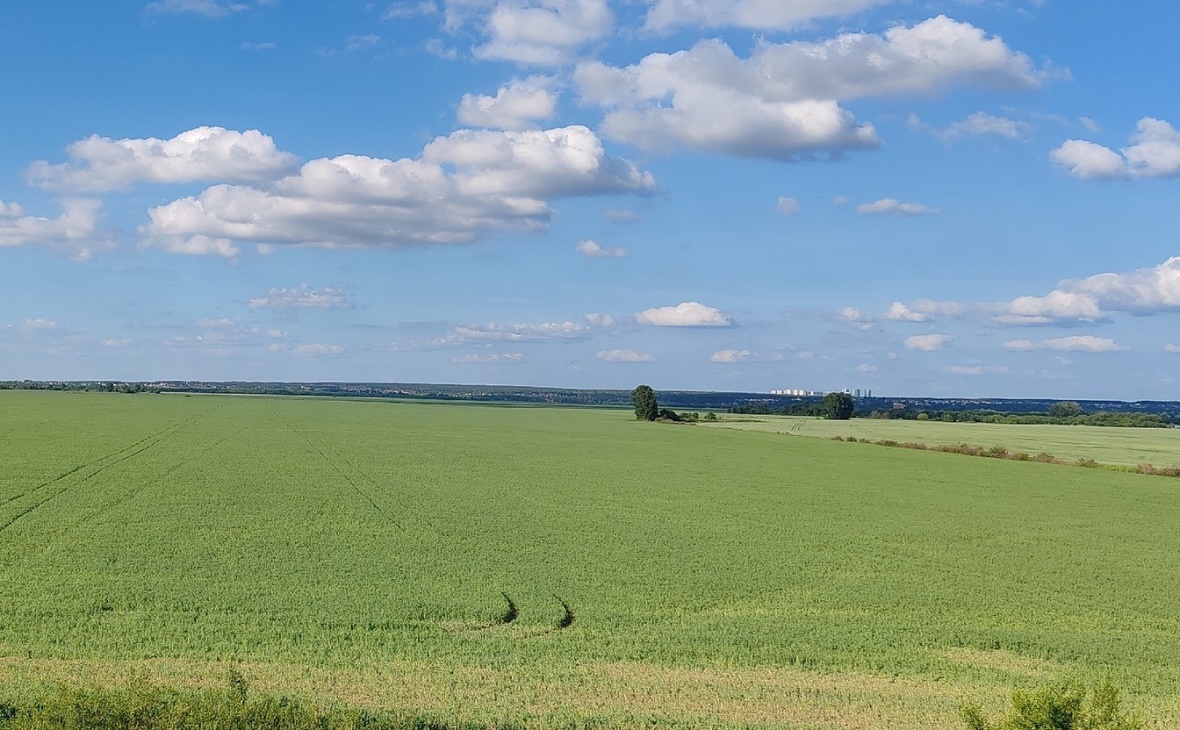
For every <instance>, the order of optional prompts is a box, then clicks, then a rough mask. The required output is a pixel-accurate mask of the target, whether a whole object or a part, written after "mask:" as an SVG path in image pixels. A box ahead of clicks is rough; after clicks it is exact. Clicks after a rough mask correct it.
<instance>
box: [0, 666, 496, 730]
mask: <svg viewBox="0 0 1180 730" xmlns="http://www.w3.org/2000/svg"><path fill="white" fill-rule="evenodd" d="M451 727H455V726H452V725H449V724H447V723H443V722H438V721H435V720H431V719H428V718H425V717H420V716H393V715H389V714H385V713H375V712H371V711H368V710H356V709H351V708H339V707H337V708H331V709H327V708H323V707H318V706H316V705H313V704H311V703H308V702H306V701H303V700H298V699H292V698H289V697H275V696H272V695H261V694H257V693H252V692H251V693H248V691H247V684H246V681H245V680H244V679H243V678H242V675H241V674H239V673H237V672H236V671H232V670H231V671H230V673H229V681H228V686H227V687H226V689H208V690H202V691H187V692H184V691H178V690H173V689H166V688H162V687H155V686H151V685H149V684H147V683H145V682H136V683H133V684H132V685H131V686H130V687H127V688H123V689H107V688H102V689H100V688H85V689H84V688H66V687H62V688H60V689H58V690H57V692H56V693H54V694H51V695H48V696H46V697H42V698H40V699H39V700H37V701H35V702H33V703H30V704H25V705H15V704H8V703H4V702H0V730H50V729H53V730H57V729H59V728H77V729H78V730H83V729H84V730H158V729H164V728H167V729H168V730H189V729H190V728H191V729H192V730H198V729H200V730H254V729H255V728H266V729H267V730H403V729H404V730H411V729H412V730H444V729H447V728H451ZM463 727H467V726H463ZM470 727H471V728H474V727H476V726H470Z"/></svg>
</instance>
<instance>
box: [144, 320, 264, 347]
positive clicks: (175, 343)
mask: <svg viewBox="0 0 1180 730" xmlns="http://www.w3.org/2000/svg"><path fill="white" fill-rule="evenodd" d="M193 330H195V331H194V332H193V333H192V334H185V335H180V336H176V337H170V338H168V339H166V340H164V345H165V346H167V347H174V348H185V349H193V350H196V351H198V352H202V353H205V354H209V355H217V356H225V355H229V354H231V353H232V352H234V351H236V350H240V349H242V348H246V349H249V348H263V347H266V346H268V345H269V347H270V349H272V350H276V351H277V350H283V349H286V346H285V345H282V344H279V343H278V342H276V341H277V340H282V339H284V338H285V337H286V333H285V332H283V331H281V330H268V329H263V328H262V327H257V326H254V325H248V324H243V323H242V322H240V321H239V320H237V319H231V318H229V317H221V318H204V319H198V320H197V321H196V322H194V323H193Z"/></svg>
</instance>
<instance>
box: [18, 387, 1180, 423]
mask: <svg viewBox="0 0 1180 730" xmlns="http://www.w3.org/2000/svg"><path fill="white" fill-rule="evenodd" d="M3 389H9V390H12V389H20V390H73V391H108V392H118V393H188V394H201V393H226V394H240V395H283V396H319V397H334V398H374V399H392V400H435V401H469V402H487V403H519V404H547V405H571V406H616V407H628V408H630V407H631V405H632V404H631V391H630V390H614V389H602V390H596V389H574V388H545V387H533V386H516V385H460V384H430V383H342V382H316V383H288V382H246V381H229V382H208V381H198V380H157V381H150V382H122V381H111V380H80V381H40V380H18V381H12V380H10V381H0V390H3ZM656 390H657V392H658V393H659V399H660V405H661V406H665V407H668V408H676V409H701V410H729V409H731V408H740V407H743V406H747V405H749V404H759V405H765V406H766V410H767V411H768V412H774V411H778V410H781V409H783V408H787V407H790V406H792V405H799V404H806V403H810V402H815V401H818V400H819V399H820V398H822V397H823V396H824V395H825V394H826V393H827V392H845V393H849V394H850V395H852V397H853V398H854V399H855V401H856V408H857V411H858V412H863V413H866V414H867V413H870V412H872V411H877V412H886V411H894V410H932V411H971V410H994V411H997V412H1002V413H1042V412H1045V411H1047V410H1048V408H1049V406H1051V405H1052V404H1054V403H1058V402H1060V401H1061V399H1057V398H929V397H923V396H876V395H874V394H873V391H872V390H868V389H864V390H862V389H859V388H856V389H852V390H843V391H818V390H802V389H776V390H772V391H770V392H769V393H766V392H763V393H752V392H712V391H692V390H660V389H658V388H657V389H656ZM1074 400H1075V402H1077V403H1078V404H1079V405H1081V407H1082V408H1083V409H1084V410H1085V411H1086V412H1088V413H1095V412H1110V413H1153V414H1158V415H1161V416H1167V417H1169V418H1177V417H1180V402H1178V401H1148V400H1144V401H1117V400H1087V399H1074Z"/></svg>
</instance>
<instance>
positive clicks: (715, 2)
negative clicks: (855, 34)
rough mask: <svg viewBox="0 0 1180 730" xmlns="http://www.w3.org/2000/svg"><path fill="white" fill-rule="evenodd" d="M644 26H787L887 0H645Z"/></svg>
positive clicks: (851, 12) (834, 16) (650, 27)
mask: <svg viewBox="0 0 1180 730" xmlns="http://www.w3.org/2000/svg"><path fill="white" fill-rule="evenodd" d="M647 1H648V3H649V4H650V5H651V9H650V10H648V13H647V19H646V20H645V22H644V27H645V28H646V29H648V30H654V31H663V30H669V29H672V28H675V27H678V26H685V25H691V26H700V27H706V28H723V27H736V28H752V29H757V30H791V29H793V28H797V27H799V26H801V25H805V24H807V23H809V22H810V21H812V20H815V19H818V18H840V17H846V16H849V15H852V14H853V13H856V12H859V11H861V10H865V9H867V8H871V7H873V6H875V5H884V4H886V3H888V2H890V1H891V0H647Z"/></svg>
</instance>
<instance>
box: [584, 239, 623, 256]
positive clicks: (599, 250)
mask: <svg viewBox="0 0 1180 730" xmlns="http://www.w3.org/2000/svg"><path fill="white" fill-rule="evenodd" d="M574 250H576V251H577V252H578V253H580V254H582V255H583V256H589V257H590V258H596V259H603V258H606V259H612V258H613V259H621V258H626V257H627V253H628V251H627V249H625V248H620V247H618V246H614V247H603V246H600V245H599V244H598V242H597V241H579V242H578V245H576V246H574Z"/></svg>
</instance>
